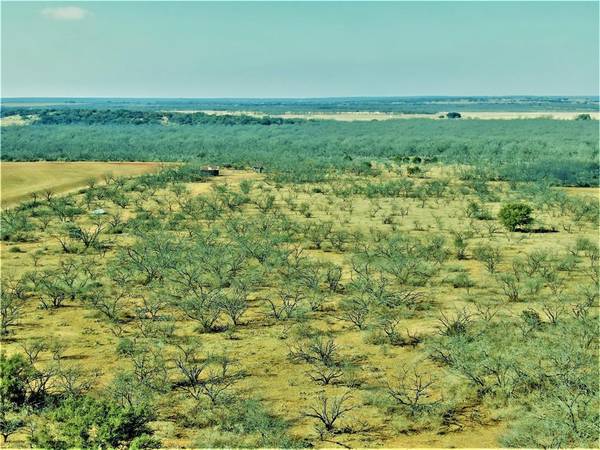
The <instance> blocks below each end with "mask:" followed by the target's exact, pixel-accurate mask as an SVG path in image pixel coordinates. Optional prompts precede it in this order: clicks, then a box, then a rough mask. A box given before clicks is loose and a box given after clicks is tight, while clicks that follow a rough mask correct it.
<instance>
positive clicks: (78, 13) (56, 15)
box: [42, 6, 90, 20]
mask: <svg viewBox="0 0 600 450" xmlns="http://www.w3.org/2000/svg"><path fill="white" fill-rule="evenodd" d="M89 14H90V13H89V11H88V10H86V9H83V8H80V7H79V6H60V7H54V8H44V9H42V15H43V16H45V17H47V18H48V19H52V20H82V19H85V18H86V17H87V16H88V15H89Z"/></svg>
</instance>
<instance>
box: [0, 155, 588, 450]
mask: <svg viewBox="0 0 600 450" xmlns="http://www.w3.org/2000/svg"><path fill="white" fill-rule="evenodd" d="M35 164H41V167H42V168H46V169H37V168H36V166H35ZM92 164H94V163H92ZM54 165H56V166H57V167H60V166H61V164H60V163H54ZM51 166H52V165H51ZM24 167H27V168H29V170H30V173H29V177H27V175H26V171H25V168H24ZM75 167H83V166H75ZM145 167H146V169H148V170H151V169H150V167H151V168H152V169H154V168H155V167H153V166H150V167H148V166H145ZM38 170H46V171H47V170H48V164H46V163H33V164H31V165H27V166H22V171H21V176H22V177H25V179H29V180H37V179H38V177H39V175H38ZM61 170H62V169H61ZM103 170H106V169H103ZM45 173H46V172H45ZM61 173H64V172H61ZM89 174H90V172H89V171H86V173H85V175H82V178H85V177H87V176H89ZM430 175H431V176H434V177H444V176H447V177H451V176H453V171H452V169H450V168H437V169H436V170H434V171H432V172H431V174H430ZM386 176H388V177H389V178H394V177H397V176H399V175H397V174H393V173H389V174H387V175H386ZM244 179H248V180H253V181H254V183H255V187H254V188H253V189H254V190H253V192H254V193H256V190H257V189H261V186H262V188H264V189H268V190H272V191H273V192H275V193H276V194H277V197H278V202H277V203H278V205H279V206H280V207H281V208H282V210H283V211H285V212H286V213H287V214H290V215H292V216H294V218H295V219H296V220H299V221H305V220H311V221H319V220H329V221H333V222H334V223H336V224H340V225H341V226H343V227H344V228H346V229H347V230H361V231H363V232H365V233H366V232H367V231H368V230H369V229H370V228H372V229H381V230H389V226H388V225H384V224H383V223H382V215H383V214H384V213H385V212H386V211H389V210H390V209H391V207H392V205H393V204H397V205H398V204H400V205H401V206H406V207H408V208H409V214H408V216H407V217H404V218H403V219H402V220H401V221H400V223H399V224H398V227H399V230H400V231H402V232H406V233H409V234H410V235H413V236H418V237H425V236H427V235H428V234H429V233H432V232H437V233H442V234H444V235H446V237H447V238H448V239H449V240H450V241H451V234H450V232H451V231H452V230H460V229H465V227H466V226H467V220H466V219H465V217H464V215H463V213H462V211H464V207H465V204H466V200H467V199H466V198H464V197H462V196H460V195H456V196H455V197H454V198H444V199H438V200H434V199H429V200H428V201H427V203H426V205H425V207H421V206H420V202H419V201H417V200H415V199H396V198H394V199H382V200H381V201H380V203H381V205H382V211H381V212H380V213H378V214H377V215H376V216H375V217H370V214H369V213H368V210H369V208H370V207H371V203H370V201H369V200H367V199H365V198H352V202H353V205H354V211H353V212H352V213H347V212H344V211H342V210H341V209H340V204H339V203H333V204H332V203H330V202H329V198H328V197H326V196H325V195H323V194H319V193H314V192H313V191H312V186H310V185H307V186H303V187H300V188H295V187H293V186H287V185H284V186H283V187H282V188H281V189H279V190H277V189H275V190H273V186H272V185H270V186H267V185H265V184H264V182H263V176H262V175H258V174H255V173H253V172H246V171H225V172H224V176H223V177H219V178H216V179H212V180H211V181H210V182H209V183H202V184H199V183H198V184H196V183H190V184H188V185H187V186H188V189H189V191H190V192H191V193H192V194H194V195H205V194H208V193H210V191H211V184H213V183H225V184H227V185H229V187H230V188H232V189H238V185H239V182H240V181H241V180H244ZM3 182H4V181H3ZM453 184H455V185H456V184H458V182H453ZM72 187H73V186H72ZM495 188H496V189H497V190H498V192H500V193H501V196H502V197H504V196H505V193H504V192H505V190H506V189H507V186H505V185H503V184H497V185H495ZM292 190H294V191H295V193H296V194H297V195H298V202H302V201H306V202H308V203H309V204H310V205H311V210H312V211H313V213H314V214H313V217H312V218H311V219H305V218H303V217H300V216H299V215H298V214H297V213H295V212H292V211H290V210H289V209H287V206H286V204H285V203H284V201H283V198H284V197H285V196H287V195H289V194H290V193H292ZM567 192H568V193H569V194H575V195H579V194H581V193H582V192H583V194H581V195H587V196H589V195H595V196H596V197H597V196H598V189H592V190H590V189H587V190H582V191H580V190H578V189H574V188H570V189H568V190H567ZM161 195H164V196H165V197H166V196H167V195H171V196H172V193H171V194H167V193H166V192H159V193H158V194H157V196H159V197H160V196H161ZM338 201H339V199H338V200H337V201H336V202H338ZM487 206H489V207H490V208H491V209H492V211H493V213H497V211H498V209H499V207H500V203H493V204H489V205H487ZM102 207H104V208H105V209H107V211H108V212H109V213H112V212H116V211H117V210H119V208H118V207H116V206H115V205H112V204H110V203H108V204H106V205H102ZM132 209H133V206H129V207H128V208H127V209H126V210H125V213H126V216H127V215H131V214H132ZM246 213H247V214H249V215H253V214H257V210H256V209H255V208H254V207H252V206H247V207H246ZM537 219H538V220H539V221H541V222H547V223H548V222H550V221H554V220H555V218H554V217H553V216H552V215H551V214H550V213H549V212H548V213H539V214H537ZM483 236H485V231H484V230H483V229H482V230H481V236H477V237H475V238H474V239H473V241H472V242H471V243H470V246H471V247H473V246H475V245H476V243H477V242H479V241H486V238H484V237H483ZM581 236H584V237H588V238H590V239H593V240H594V241H597V239H598V230H596V229H595V228H594V227H592V226H590V225H589V224H588V225H585V226H584V227H583V228H582V229H581V230H580V231H577V232H575V233H574V234H570V233H567V232H563V231H562V230H561V231H560V232H558V233H549V234H543V233H539V234H523V233H506V232H502V231H499V232H497V233H496V234H495V235H494V243H495V244H496V245H499V246H501V248H502V250H503V253H504V262H503V263H502V265H501V268H500V270H505V271H506V270H508V269H507V267H508V266H509V264H510V259H511V258H512V257H514V256H516V255H522V254H524V253H528V252H530V251H531V250H533V249H536V248H543V249H547V250H550V251H564V250H565V249H566V248H567V247H568V246H569V245H572V244H573V243H574V242H575V239H576V238H577V237H581ZM11 247H19V249H20V252H19V253H13V252H9V251H8V250H9V249H10V248H11ZM40 249H42V250H43V251H44V257H43V258H42V259H41V261H40V263H39V265H40V268H44V267H52V266H54V265H56V264H57V261H58V260H59V258H62V257H63V255H62V253H61V250H60V246H59V244H58V242H56V240H53V239H52V238H51V237H49V236H47V235H41V234H40V235H39V236H38V240H37V241H36V242H30V243H18V244H9V243H6V242H2V243H1V263H2V270H3V272H4V275H3V276H5V275H8V274H13V275H19V274H22V273H24V272H25V271H27V270H31V269H32V254H33V253H34V252H35V251H37V250H40ZM305 254H306V255H307V256H309V257H310V258H314V259H319V260H326V261H335V262H337V263H341V264H343V265H344V270H345V277H346V281H347V278H348V273H349V271H350V266H349V256H350V255H349V254H342V253H338V252H335V251H333V250H332V249H329V248H325V249H323V250H310V249H308V248H307V249H306V251H305ZM110 256H111V252H109V253H108V256H107V257H110ZM446 265H447V266H450V265H451V266H460V267H462V268H463V269H466V270H467V271H468V272H469V274H470V276H471V277H472V278H473V280H474V281H475V283H476V287H474V288H472V289H471V291H470V293H467V292H465V290H464V289H455V288H453V287H452V286H450V285H448V284H444V283H440V284H436V285H435V286H432V287H430V288H427V295H428V297H430V298H431V299H433V300H434V302H435V307H434V310H432V311H430V312H429V313H427V314H426V315H425V316H424V317H416V318H414V319H409V320H407V321H406V322H405V323H404V325H403V326H405V327H406V328H408V329H411V330H418V331H421V332H425V333H426V332H431V331H432V330H434V329H435V326H436V324H437V317H438V314H439V311H454V310H456V309H457V308H462V307H464V306H466V307H471V306H472V305H473V302H475V301H476V300H477V299H481V298H489V297H492V296H494V297H500V296H501V294H500V289H499V287H498V285H497V284H496V283H495V282H494V281H493V278H492V277H491V276H490V275H489V274H487V273H486V271H485V270H484V268H483V267H482V265H481V263H479V262H477V261H474V260H473V259H472V258H470V257H469V258H468V259H466V260H463V261H457V260H455V259H453V260H451V261H448V263H447V264H446ZM577 283H578V276H574V278H573V279H570V280H568V288H569V289H573V288H574V287H575V285H576V284H577ZM250 300H251V307H250V309H249V311H248V312H247V313H246V315H245V316H244V320H243V321H244V324H243V325H242V326H240V327H239V328H238V329H237V330H236V332H235V339H231V338H228V337H227V336H226V335H225V334H224V333H213V334H204V335H201V340H202V342H203V348H204V349H206V350H214V351H223V350H226V351H227V352H228V354H230V355H233V356H234V357H235V358H236V359H237V361H238V364H239V365H240V367H241V368H242V369H243V370H244V371H245V372H247V373H248V374H249V376H248V377H246V378H245V379H244V380H243V381H242V382H241V383H240V384H239V385H238V386H236V391H237V392H238V393H239V394H240V395H242V396H246V397H252V398H258V399H260V400H261V401H262V402H263V403H264V404H265V405H266V406H267V407H268V409H269V410H270V411H271V412H273V413H275V414H277V415H279V416H281V417H283V418H285V419H287V420H289V421H290V423H291V433H292V434H294V435H297V436H314V431H313V426H314V421H313V420H312V419H310V418H307V417H304V416H303V412H305V411H307V409H308V407H309V406H310V405H313V404H314V401H315V398H316V395H317V393H318V392H319V391H321V390H326V391H327V393H328V394H340V393H342V392H344V391H345V390H346V388H344V387H341V386H326V387H321V386H317V385H315V384H314V383H313V382H311V381H310V380H309V379H308V378H307V376H306V375H305V370H306V367H304V366H303V365H302V364H300V365H298V364H292V363H291V362H290V361H289V359H288V356H287V354H288V351H287V342H288V341H286V339H285V336H286V335H287V334H288V333H289V332H290V329H289V324H285V323H278V322H273V321H272V320H269V319H267V318H266V317H265V309H264V304H263V303H262V302H260V301H259V300H258V299H256V298H255V297H254V298H253V297H251V299H250ZM337 301H338V299H337V298H335V297H333V298H331V299H330V300H329V303H330V304H335V303H336V302H337ZM35 304H36V302H35V301H33V302H30V306H29V307H28V309H27V311H26V314H25V317H24V319H23V320H22V322H21V324H20V326H19V327H18V329H17V330H16V335H15V336H14V338H13V339H11V340H10V341H6V342H5V343H4V345H3V349H4V350H7V351H8V352H9V353H11V352H14V351H17V350H18V349H19V346H20V345H21V344H22V343H23V342H25V341H27V340H29V339H33V338H39V337H44V338H53V339H60V340H61V341H62V342H65V343H66V344H67V351H66V353H65V359H66V360H67V361H68V362H71V363H74V364H79V365H82V366H83V367H85V369H86V370H90V371H91V370H98V371H101V372H102V376H101V377H100V378H99V380H98V387H101V386H105V385H106V384H107V383H109V382H110V380H111V375H112V373H113V371H115V370H116V369H117V368H121V367H123V364H126V363H124V361H123V360H120V359H118V358H117V357H116V354H115V346H116V344H117V341H118V339H117V338H116V337H115V336H113V335H112V334H111V333H110V332H109V331H108V330H107V326H106V323H105V322H104V321H103V320H102V319H100V318H99V316H98V315H97V314H96V313H94V312H93V311H92V310H90V309H86V308H84V307H83V306H82V305H81V303H79V302H71V303H67V305H66V306H65V307H62V308H59V309H57V310H55V311H50V312H48V311H41V310H39V309H37V308H36V306H35ZM521 309H523V305H512V304H508V303H507V304H505V305H504V306H503V310H504V311H505V312H506V313H507V314H511V313H513V312H514V311H520V310H521ZM310 324H311V326H314V327H316V328H320V329H326V330H329V331H330V332H331V333H333V334H334V335H335V338H336V342H338V343H339V345H340V346H341V354H342V356H344V357H345V358H347V359H352V360H353V361H358V364H357V367H356V368H355V370H354V372H353V373H352V374H351V375H350V376H351V377H353V378H355V379H356V380H357V381H358V382H360V383H362V384H363V385H365V386H367V390H360V391H356V392H355V393H354V394H353V397H354V400H353V401H354V402H355V404H356V408H355V409H354V410H353V411H352V412H351V413H350V417H351V419H352V421H354V422H359V423H361V422H362V423H364V424H366V425H367V427H366V428H368V429H369V430H370V431H368V432H363V433H356V434H349V435H344V434H342V435H339V436H336V439H337V440H339V441H342V442H343V443H344V444H346V445H349V446H351V447H373V446H383V447H387V448H391V447H404V448H410V447H479V448H481V447H486V448H491V447H496V446H497V445H498V444H497V438H498V436H499V435H500V434H501V433H502V432H503V431H504V429H505V427H506V424H505V422H503V420H502V414H503V412H501V411H500V412H498V411H479V413H480V414H481V415H482V417H483V419H482V420H481V422H473V421H470V420H468V419H466V421H465V426H463V427H457V428H455V429H451V430H449V431H447V432H445V433H443V434H440V433H437V432H435V431H424V432H410V431H407V426H406V423H405V422H404V421H403V420H404V419H402V418H401V417H397V416H394V415H391V416H389V415H386V414H385V412H384V411H383V410H382V409H380V408H378V407H377V406H376V405H374V403H375V402H374V401H369V400H370V399H371V393H370V389H369V388H368V387H372V386H381V385H382V384H383V383H384V382H385V379H386V376H388V375H390V374H393V373H395V372H396V371H397V370H398V368H399V367H401V366H402V365H403V364H406V363H410V362H414V361H418V360H421V359H423V352H422V351H421V350H420V349H419V348H417V349H412V348H409V347H402V348H399V347H391V346H387V345H383V346H382V345H375V344H370V343H368V342H366V339H365V338H366V333H365V332H364V331H358V330H356V329H355V328H353V327H351V326H350V325H349V324H348V323H347V322H342V321H340V320H339V319H338V318H336V315H335V314H333V313H331V312H324V313H319V314H317V315H315V317H314V318H312V319H311V321H310ZM194 326H195V325H194V324H193V323H191V322H190V321H186V320H180V321H179V322H178V328H177V335H194V334H197V333H196V332H194V331H193V330H194ZM292 331H293V330H292ZM47 358H49V356H48V357H47ZM449 382H450V383H452V380H450V381H449ZM175 405H177V403H176V400H175V399H174V398H171V397H170V398H164V399H163V400H162V402H161V408H166V409H168V408H173V407H174V406H175ZM186 407H187V406H185V404H183V405H180V406H177V408H184V409H183V410H185V408H186ZM348 420H349V419H344V420H342V422H347V421H348ZM154 426H155V428H156V429H157V430H158V431H157V432H158V436H159V437H160V438H161V439H162V440H163V444H164V445H165V446H167V447H185V446H190V445H191V444H192V443H193V442H194V439H195V436H196V435H197V431H190V430H185V429H178V428H177V427H176V426H175V424H174V423H173V422H172V421H167V420H165V421H163V422H157V423H155V424H154ZM11 439H12V444H11V445H16V446H24V445H25V441H24V440H23V439H24V437H23V436H22V435H20V436H19V435H17V436H14V437H13V438H11ZM313 443H314V445H315V446H318V447H330V446H331V443H329V444H328V443H324V442H319V441H318V439H316V437H315V438H314V439H313Z"/></svg>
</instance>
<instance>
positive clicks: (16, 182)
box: [0, 161, 163, 208]
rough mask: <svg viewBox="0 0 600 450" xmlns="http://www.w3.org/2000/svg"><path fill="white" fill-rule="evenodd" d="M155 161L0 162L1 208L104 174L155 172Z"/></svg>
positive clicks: (75, 186)
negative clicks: (34, 195)
mask: <svg viewBox="0 0 600 450" xmlns="http://www.w3.org/2000/svg"><path fill="white" fill-rule="evenodd" d="M162 165H163V164H162V163H156V162H95V161H90V162H87V161H86V162H49V161H44V162H0V201H1V204H2V207H3V208H6V207H8V206H14V205H15V204H17V203H19V202H20V201H23V200H25V199H27V198H28V197H30V196H31V194H32V193H34V192H35V193H38V194H41V193H43V192H44V191H46V190H51V191H53V192H54V193H56V194H60V193H65V192H69V191H73V190H76V189H79V188H81V187H84V186H86V185H87V183H88V180H90V179H92V178H93V179H94V180H96V181H102V177H103V176H104V175H106V174H112V175H114V176H115V177H129V176H133V175H141V174H143V173H149V172H153V171H155V170H158V169H159V168H160V167H161V166H162Z"/></svg>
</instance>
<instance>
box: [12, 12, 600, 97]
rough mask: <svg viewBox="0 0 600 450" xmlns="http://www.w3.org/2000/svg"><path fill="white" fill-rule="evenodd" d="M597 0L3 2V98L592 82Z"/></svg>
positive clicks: (577, 87) (470, 90)
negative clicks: (594, 0)
mask: <svg viewBox="0 0 600 450" xmlns="http://www.w3.org/2000/svg"><path fill="white" fill-rule="evenodd" d="M598 13H599V10H598V3H597V2H532V3H527V2H504V3H496V2H485V3H484V2H466V3H458V2H420V3H416V2H393V3H392V2H385V3H373V2H350V3H345V2H334V3H325V2H322V3H321V2H307V3H296V2H283V3H282V2H280V3H274V2H260V3H250V2H243V3H233V2H219V3H209V2H181V3H177V2H6V1H3V2H2V85H1V87H2V96H3V97H41V96H60V97H65V96H66V97H91V96H107V97H322V96H404V95H526V94H530V95H597V94H598V89H599V87H598V83H599V82H598V79H599V69H598V64H599V62H598V59H599V57H598V52H599V50H598V33H599V30H598Z"/></svg>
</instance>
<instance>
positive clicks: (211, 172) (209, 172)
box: [200, 166, 219, 177]
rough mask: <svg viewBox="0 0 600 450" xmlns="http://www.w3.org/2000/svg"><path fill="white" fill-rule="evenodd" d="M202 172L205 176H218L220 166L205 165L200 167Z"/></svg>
mask: <svg viewBox="0 0 600 450" xmlns="http://www.w3.org/2000/svg"><path fill="white" fill-rule="evenodd" d="M200 174H202V175H203V176H205V177H218V176H219V168H218V167H211V166H207V167H203V168H202V169H200Z"/></svg>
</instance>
